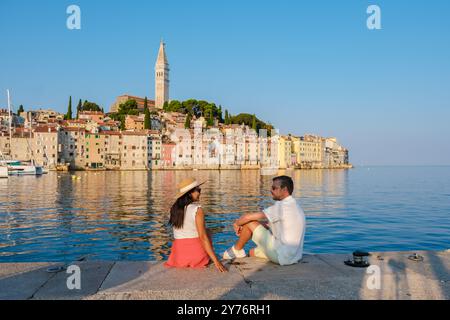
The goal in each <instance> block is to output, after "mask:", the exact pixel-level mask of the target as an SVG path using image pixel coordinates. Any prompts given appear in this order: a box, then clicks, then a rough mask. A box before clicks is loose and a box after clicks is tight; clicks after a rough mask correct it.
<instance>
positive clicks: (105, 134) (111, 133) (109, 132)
mask: <svg viewBox="0 0 450 320" xmlns="http://www.w3.org/2000/svg"><path fill="white" fill-rule="evenodd" d="M99 134H100V135H104V136H120V135H121V134H122V133H121V132H120V131H101V132H100V133H99Z"/></svg>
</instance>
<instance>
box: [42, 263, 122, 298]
mask: <svg viewBox="0 0 450 320" xmlns="http://www.w3.org/2000/svg"><path fill="white" fill-rule="evenodd" d="M73 265H77V266H78V267H79V268H80V275H81V277H80V279H81V290H76V289H75V290H69V289H68V287H67V279H68V278H69V277H70V276H71V274H68V273H67V272H66V271H62V272H59V273H57V274H55V276H54V277H52V278H51V279H50V280H49V281H47V282H46V283H45V285H44V286H42V288H40V289H39V290H38V291H37V292H36V293H35V295H34V296H33V299H37V300H63V299H67V300H74V299H81V298H83V297H87V296H90V295H93V294H95V293H97V291H98V290H99V288H100V286H101V285H102V283H103V281H104V280H105V279H106V276H107V275H108V273H109V272H110V270H111V268H112V266H113V265H114V262H101V261H94V262H86V261H84V262H76V263H73Z"/></svg>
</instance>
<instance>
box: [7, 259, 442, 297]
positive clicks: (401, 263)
mask: <svg viewBox="0 0 450 320" xmlns="http://www.w3.org/2000/svg"><path fill="white" fill-rule="evenodd" d="M413 253H417V254H419V255H421V256H422V257H423V261H412V260H410V259H408V257H409V256H410V255H411V254H413ZM350 256H351V255H345V254H323V255H305V256H304V259H303V260H302V262H301V263H299V264H296V265H293V266H285V267H280V266H277V265H274V264H272V263H267V262H265V261H263V260H260V259H256V258H244V259H237V260H235V261H233V262H232V263H228V264H227V268H228V269H229V272H228V273H226V274H220V273H218V272H217V271H216V270H215V269H214V267H212V266H211V267H209V268H207V269H205V270H175V269H166V268H165V267H164V266H163V264H162V262H126V261H125V262H108V261H82V262H75V263H73V264H75V265H77V266H79V267H80V270H81V290H76V289H75V290H69V289H68V288H67V278H68V277H69V276H70V275H69V274H67V273H66V272H65V271H62V272H59V273H48V272H47V269H48V268H49V267H51V266H59V265H60V264H54V263H3V264H0V299H20V300H23V299H37V300H39V299H71V300H73V299H76V300H79V299H88V300H92V299H94V300H96V299H99V300H104V299H108V300H110V299H111V300H117V299H119V300H127V299H133V300H134V299H136V300H139V299H187V300H190V299H202V300H203V299H206V300H209V299H224V300H229V299H232V300H245V299H257V300H264V299H275V300H277V299H333V300H334V299H352V300H353V299H369V300H370V299H388V300H398V299H400V300H409V299H450V250H447V251H416V252H383V253H372V254H371V256H370V257H369V261H370V263H371V264H372V265H377V266H379V270H380V277H379V284H380V286H379V288H378V289H377V288H376V287H377V280H375V281H374V279H375V278H373V276H374V275H373V274H368V273H367V271H368V270H367V269H363V268H352V267H348V266H346V265H345V264H344V263H343V262H344V261H345V260H347V259H348V258H349V257H350ZM368 283H369V285H368Z"/></svg>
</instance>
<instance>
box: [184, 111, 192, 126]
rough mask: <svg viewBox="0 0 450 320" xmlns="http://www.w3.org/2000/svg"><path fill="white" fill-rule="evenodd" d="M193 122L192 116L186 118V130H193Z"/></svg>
mask: <svg viewBox="0 0 450 320" xmlns="http://www.w3.org/2000/svg"><path fill="white" fill-rule="evenodd" d="M191 120H192V116H191V114H190V113H188V114H187V116H186V122H185V123H184V128H185V129H190V128H191Z"/></svg>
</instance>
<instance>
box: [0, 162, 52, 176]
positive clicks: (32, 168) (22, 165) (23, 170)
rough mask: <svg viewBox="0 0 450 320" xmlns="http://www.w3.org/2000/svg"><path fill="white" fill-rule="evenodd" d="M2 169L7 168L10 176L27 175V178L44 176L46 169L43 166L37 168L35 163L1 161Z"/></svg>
mask: <svg viewBox="0 0 450 320" xmlns="http://www.w3.org/2000/svg"><path fill="white" fill-rule="evenodd" d="M0 165H3V166H2V167H6V168H7V170H8V175H10V176H13V175H20V176H22V175H27V176H40V175H42V174H44V169H43V168H42V167H41V166H36V165H34V164H33V163H28V162H22V161H15V160H3V161H0Z"/></svg>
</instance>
